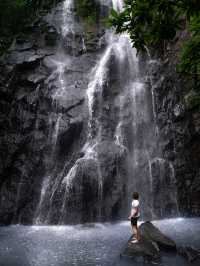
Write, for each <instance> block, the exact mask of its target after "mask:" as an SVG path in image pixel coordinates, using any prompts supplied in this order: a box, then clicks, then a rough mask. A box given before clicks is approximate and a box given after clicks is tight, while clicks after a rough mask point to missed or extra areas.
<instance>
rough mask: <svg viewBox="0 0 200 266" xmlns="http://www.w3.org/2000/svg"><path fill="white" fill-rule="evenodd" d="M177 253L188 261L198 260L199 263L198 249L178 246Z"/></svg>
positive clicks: (199, 251) (199, 252) (199, 254)
mask: <svg viewBox="0 0 200 266" xmlns="http://www.w3.org/2000/svg"><path fill="white" fill-rule="evenodd" d="M177 252H178V254H179V255H181V256H183V257H184V258H185V259H187V260H188V261H189V262H194V261H195V262H196V261H198V263H199V264H198V265H200V250H197V249H194V248H192V247H188V246H186V247H179V248H178V250H177Z"/></svg>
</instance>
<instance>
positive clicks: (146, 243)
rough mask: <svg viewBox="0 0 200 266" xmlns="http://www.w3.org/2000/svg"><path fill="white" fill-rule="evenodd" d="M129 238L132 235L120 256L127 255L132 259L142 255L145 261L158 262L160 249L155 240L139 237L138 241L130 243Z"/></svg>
mask: <svg viewBox="0 0 200 266" xmlns="http://www.w3.org/2000/svg"><path fill="white" fill-rule="evenodd" d="M131 240H132V237H131V238H130V240H129V241H128V243H127V245H126V247H125V249H124V250H123V252H122V253H121V256H122V257H129V258H132V259H137V258H138V257H142V258H143V259H144V260H145V261H146V262H154V263H158V262H160V259H161V257H160V250H159V247H158V245H157V244H156V243H155V242H153V241H151V240H146V239H141V240H140V241H139V242H138V243H131Z"/></svg>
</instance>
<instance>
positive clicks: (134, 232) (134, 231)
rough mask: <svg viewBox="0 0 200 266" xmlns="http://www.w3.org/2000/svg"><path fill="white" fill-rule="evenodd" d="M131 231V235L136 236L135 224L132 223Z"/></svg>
mask: <svg viewBox="0 0 200 266" xmlns="http://www.w3.org/2000/svg"><path fill="white" fill-rule="evenodd" d="M132 231H133V237H135V238H136V236H137V229H136V226H135V225H132Z"/></svg>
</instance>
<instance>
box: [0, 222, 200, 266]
mask: <svg viewBox="0 0 200 266" xmlns="http://www.w3.org/2000/svg"><path fill="white" fill-rule="evenodd" d="M154 224H155V225H156V226H157V227H159V228H160V229H161V231H163V232H164V233H166V234H167V235H168V236H170V237H171V238H173V239H174V240H175V241H176V242H177V244H178V245H186V244H187V245H192V246H194V247H196V248H200V219H197V218H195V219H183V218H176V219H166V220H162V221H154ZM130 235H131V230H130V226H129V223H128V222H118V223H104V224H100V223H97V224H89V225H76V226H21V225H16V226H9V227H0V239H1V241H0V266H29V265H30V266H72V265H77V266H88V265H92V266H101V265H102V266H119V265H121V266H129V265H132V266H134V265H135V266H139V265H143V262H134V261H133V260H131V259H125V258H123V259H120V257H119V254H120V252H121V250H122V249H123V247H124V245H125V244H126V242H127V240H128V239H129V237H130ZM163 255H164V256H163V259H162V265H164V266H188V265H189V264H188V263H187V262H185V261H184V259H182V258H180V257H178V256H175V255H170V254H163ZM145 265H147V264H145Z"/></svg>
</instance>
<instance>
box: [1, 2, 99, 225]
mask: <svg viewBox="0 0 200 266" xmlns="http://www.w3.org/2000/svg"><path fill="white" fill-rule="evenodd" d="M62 10H63V3H62V2H61V3H59V4H58V5H57V6H56V7H55V8H52V10H51V11H50V12H49V13H48V14H46V15H44V16H43V17H41V18H39V19H37V20H36V21H35V22H34V23H33V24H32V25H29V32H30V34H29V33H26V34H24V35H22V36H20V37H18V38H16V39H15V40H14V41H13V44H12V45H11V47H10V49H9V50H8V51H7V52H6V53H5V54H4V55H3V56H2V57H1V58H0V71H1V74H0V95H1V100H0V105H1V108H0V127H1V133H0V145H1V154H0V162H1V163H0V176H1V178H0V195H1V196H0V224H10V223H25V224H27V223H28V224H30V223H32V222H33V220H34V216H35V215H36V213H37V206H38V202H39V201H40V197H41V189H42V185H43V180H44V177H46V176H48V175H49V173H54V171H56V172H57V173H59V172H61V171H62V169H63V164H64V162H65V161H66V160H68V159H69V158H70V157H71V158H72V160H73V158H76V157H78V156H79V150H80V147H81V146H82V145H83V144H84V143H85V140H86V134H87V132H86V128H87V122H86V118H87V116H88V111H87V104H86V101H85V98H86V89H87V84H88V78H89V76H88V75H89V73H90V71H91V69H92V68H93V67H94V65H95V64H96V60H97V58H98V53H99V51H100V49H102V48H101V46H100V45H97V43H98V41H99V38H100V37H101V36H102V34H103V33H102V29H101V27H100V26H99V25H98V23H97V24H96V25H94V27H93V29H92V30H91V32H90V34H87V32H85V31H84V29H83V28H82V26H81V24H78V22H77V25H76V27H75V33H74V34H75V35H74V36H75V42H74V39H73V38H72V35H70V34H66V35H65V40H62V39H63V36H62V25H61V24H62V20H63V16H62V12H63V11H62ZM86 34H87V38H88V39H87V42H86V43H85V44H84V46H83V38H84V35H86ZM58 43H61V44H62V45H63V47H62V49H61V47H58ZM89 43H92V44H89ZM75 44H76V45H75ZM93 44H94V45H93ZM87 48H88V49H89V51H88V52H87V54H86V49H87ZM59 49H60V51H61V50H62V51H64V55H63V58H66V60H67V63H68V64H65V62H60V61H59V60H60V59H59V57H58V50H59ZM56 60H58V61H59V63H58V62H57V61H56ZM59 67H61V68H62V67H63V70H61V71H60V70H59ZM62 71H63V73H65V75H64V78H65V80H64V81H63V82H64V83H65V88H66V95H67V97H66V95H64V96H63V95H62V91H61V92H60V91H59V90H60V87H61V85H62V84H60V78H59V75H60V74H61V73H62ZM72 154H73V156H72ZM68 167H69V168H70V165H69V166H68ZM55 169H56V170H55ZM53 177H55V175H54V174H53Z"/></svg>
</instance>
